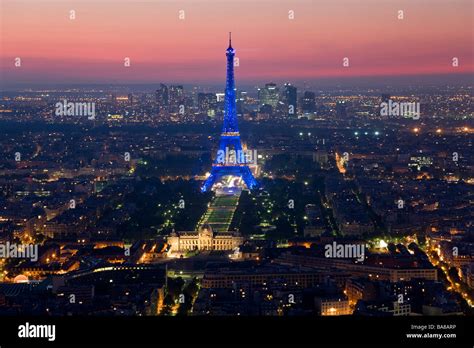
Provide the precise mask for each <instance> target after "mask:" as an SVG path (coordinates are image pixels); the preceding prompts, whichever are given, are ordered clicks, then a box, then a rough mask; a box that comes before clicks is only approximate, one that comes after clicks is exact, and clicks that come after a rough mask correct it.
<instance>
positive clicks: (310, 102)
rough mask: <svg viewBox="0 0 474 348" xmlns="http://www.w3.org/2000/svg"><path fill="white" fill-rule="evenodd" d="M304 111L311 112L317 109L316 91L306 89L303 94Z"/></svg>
mask: <svg viewBox="0 0 474 348" xmlns="http://www.w3.org/2000/svg"><path fill="white" fill-rule="evenodd" d="M302 109H303V113H305V114H309V113H313V112H315V111H316V96H315V94H314V92H310V91H306V92H304V95H303V105H302Z"/></svg>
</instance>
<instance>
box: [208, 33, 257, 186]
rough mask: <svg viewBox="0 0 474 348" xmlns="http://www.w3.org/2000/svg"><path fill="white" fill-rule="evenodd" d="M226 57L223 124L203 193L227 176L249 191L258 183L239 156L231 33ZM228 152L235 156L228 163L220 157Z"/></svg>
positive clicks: (239, 143) (233, 52)
mask: <svg viewBox="0 0 474 348" xmlns="http://www.w3.org/2000/svg"><path fill="white" fill-rule="evenodd" d="M226 56H227V79H226V87H225V100H224V105H225V108H224V124H223V126H222V132H221V138H220V142H219V150H218V156H217V157H216V160H215V161H214V163H213V164H212V170H211V174H210V175H209V177H208V178H207V179H206V181H205V182H204V184H203V186H202V188H201V190H202V191H203V192H206V191H209V190H210V189H211V188H212V186H213V185H214V183H216V182H217V181H219V180H220V179H222V177H224V176H229V175H231V176H238V177H241V178H242V179H243V181H244V183H245V185H246V186H247V188H249V189H254V188H256V187H257V186H258V183H257V181H256V180H255V178H254V176H253V174H252V172H251V171H250V168H249V166H248V164H249V162H248V160H247V156H245V155H241V154H242V153H243V150H242V142H241V140H240V132H239V126H238V124H237V112H236V111H237V109H236V103H235V81H234V56H235V50H234V49H233V48H232V36H231V33H229V47H228V48H227V50H226ZM229 151H234V152H233V153H234V154H237V155H234V157H233V159H232V160H230V161H228V160H227V159H228V156H221V154H228V153H229ZM231 157H232V156H231Z"/></svg>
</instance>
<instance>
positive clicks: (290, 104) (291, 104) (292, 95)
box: [283, 83, 297, 117]
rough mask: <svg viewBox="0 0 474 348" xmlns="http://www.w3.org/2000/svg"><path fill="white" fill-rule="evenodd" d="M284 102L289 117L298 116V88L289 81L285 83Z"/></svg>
mask: <svg viewBox="0 0 474 348" xmlns="http://www.w3.org/2000/svg"><path fill="white" fill-rule="evenodd" d="M283 102H284V104H285V109H286V111H285V113H286V114H287V115H288V117H297V112H296V107H297V105H296V103H297V89H296V87H295V86H292V85H291V84H289V83H285V89H284V91H283Z"/></svg>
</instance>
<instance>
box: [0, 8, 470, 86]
mask: <svg viewBox="0 0 474 348" xmlns="http://www.w3.org/2000/svg"><path fill="white" fill-rule="evenodd" d="M472 4H473V2H472V1H471V0H397V1H395V0H321V1H319V0H314V1H309V0H291V1H288V0H260V1H258V0H255V1H250V0H227V1H225V0H187V1H171V0H169V1H167V0H137V1H134V0H116V1H112V0H95V1H91V0H82V1H68V0H63V1H61V0H34V1H33V0H1V2H0V6H1V7H0V9H1V14H0V20H1V46H0V68H1V73H2V80H4V82H5V83H7V84H8V83H148V82H150V83H154V82H161V81H174V82H183V83H194V82H196V83H198V82H202V83H207V82H208V83H214V82H222V81H224V75H225V49H226V47H227V36H228V32H229V31H232V35H233V46H234V48H235V49H236V56H237V57H238V58H239V61H240V66H239V67H238V68H236V69H238V70H237V78H238V80H239V81H270V80H284V79H289V80H295V79H300V80H303V79H305V80H310V79H317V78H338V77H373V76H399V75H433V74H461V75H462V74H471V73H473V72H474V62H473V60H474V49H473V17H474V14H473V13H474V9H473V5H472ZM70 10H74V11H75V13H76V19H75V20H71V19H70V18H69V15H70V13H69V11H70ZM180 10H184V15H185V19H184V20H181V19H180V18H179V11H180ZM290 10H292V11H294V19H293V20H291V19H289V18H288V15H289V11H290ZM399 10H403V11H404V19H403V20H399V19H398V18H397V16H398V11H399ZM16 57H20V58H21V63H22V66H21V67H20V68H18V67H15V64H14V61H15V58H16ZM125 57H129V58H130V60H131V66H130V67H124V58H125ZM344 57H348V58H349V64H350V66H349V67H348V68H344V67H343V66H342V60H343V58H344ZM453 57H457V58H458V59H459V66H458V67H453V66H452V59H453Z"/></svg>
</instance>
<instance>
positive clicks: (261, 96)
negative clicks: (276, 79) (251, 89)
mask: <svg viewBox="0 0 474 348" xmlns="http://www.w3.org/2000/svg"><path fill="white" fill-rule="evenodd" d="M278 99H279V98H278V88H277V86H276V84H274V83H267V84H266V85H265V87H264V88H259V89H258V100H259V102H260V106H263V105H270V106H271V107H272V109H273V110H275V108H276V107H277V105H278Z"/></svg>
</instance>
